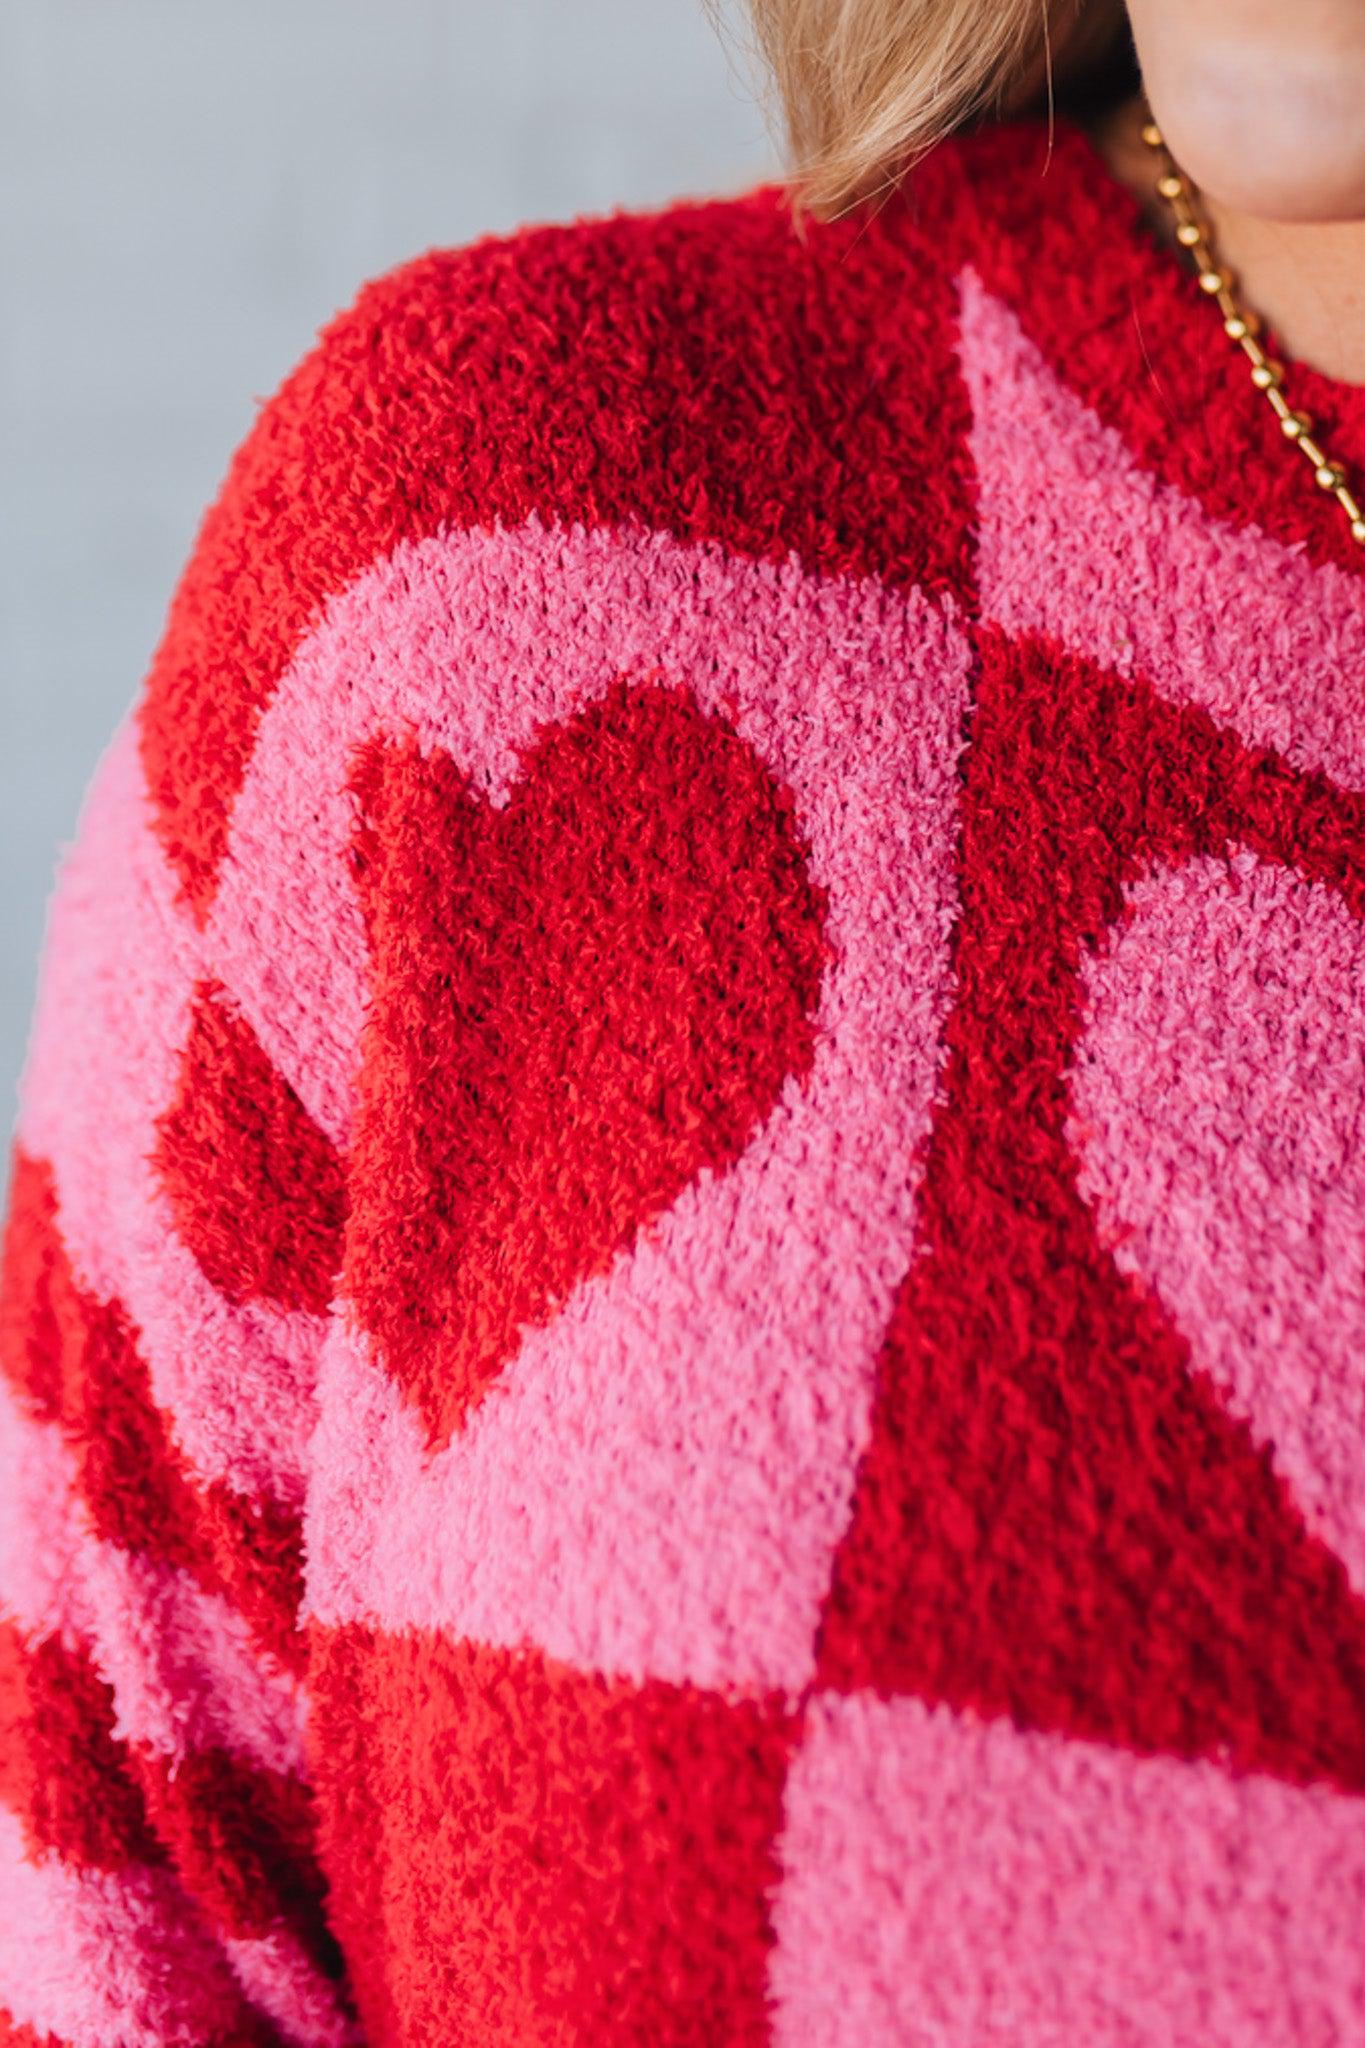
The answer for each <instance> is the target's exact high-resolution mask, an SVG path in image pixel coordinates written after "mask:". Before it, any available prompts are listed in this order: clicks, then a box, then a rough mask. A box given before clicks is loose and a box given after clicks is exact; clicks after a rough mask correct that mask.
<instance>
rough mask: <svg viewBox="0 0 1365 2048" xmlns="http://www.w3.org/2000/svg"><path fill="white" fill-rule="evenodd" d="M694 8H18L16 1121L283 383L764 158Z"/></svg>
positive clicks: (742, 97)
mask: <svg viewBox="0 0 1365 2048" xmlns="http://www.w3.org/2000/svg"><path fill="white" fill-rule="evenodd" d="M747 84H748V81H747V77H746V75H745V72H744V69H743V67H740V68H739V70H738V72H737V70H736V67H735V66H734V65H733V64H732V63H731V62H729V61H728V60H727V53H726V51H725V50H723V49H722V47H721V46H720V44H719V43H718V42H717V40H716V38H715V35H714V33H713V31H712V30H711V28H710V27H709V25H708V24H707V22H706V21H705V19H704V18H703V16H702V13H701V8H700V5H699V0H38V4H36V5H35V4H33V0H0V522H2V524H0V876H2V877H3V892H2V894H0V1133H3V1132H4V1130H6V1129H7V1128H8V1126H9V1123H10V1120H11V1114H12V1103H13V1095H14V1085H15V1080H16V1078H17V1073H18V1068H19V1064H20V1060H21V1056H22V1049H23V1042H24V1036H25V1032H26V1028H27V1017H28V1010H29V1005H30V1002H31V998H32V986H33V970H34V966H35V964H36V956H37V951H38V946H39V941H40V935H41V929H42V920H43V912H44V905H45V902H46V897H47V893H48V888H49V885H50V880H51V875H52V868H53V863H54V860H55V858H56V854H57V851H58V848H59V846H60V844H61V843H62V842H63V841H64V840H66V839H68V838H69V837H70V835H71V833H72V830H73V827H74V824H75V820H76V815H77V811H78V807H79V803H80V796H81V791H82V789H83V787H84V785H85V782H86V780H87V779H88V777H89V774H90V771H91V768H92V767H93V765H94V762H95V760H96V759H97V757H98V754H99V751H100V749H101V747H102V746H103V744H104V742H105V740H106V739H107V737H108V735H109V733H110V731H111V729H112V727H113V725H114V723H115V721H116V720H117V718H118V716H119V715H120V713H121V712H122V710H123V709H124V707H125V705H126V704H127V703H128V701H129V699H130V698H131V696H132V695H133V693H134V692H135V690H136V688H137V685H138V683H139V680H140V678H141V675H142V672H143V670H144V669H145V667H146V663H147V660H148V657H149V655H150V653H151V650H152V647H153V645H154V643H155V641H156V638H157V636H158V633H159V630H160V625H161V620H162V615H163V612H164V609H165V605H166V602H167V599H168V597H169V595H170V590H171V586H172V583H173V581H174V578H175V576H176V573H177V571H178V569H179V566H180V564H181V562H182V561H183V559H184V556H185V553H186V550H187V548H188V546H189V544H190V541H191V539H192V536H193V532H194V528H195V525H196V523H197V520H198V516H199V513H200V510H201V508H202V506H203V505H204V503H205V501H206V500H207V499H208V498H209V497H210V496H211V495H212V493H213V491H214V489H215V488H216V485H217V482H218V480H219V478H220V476H221V474H222V471H223V468H224V465H225V462H226V459H227V456H228V455H229V453H230V451H231V449H232V447H233V446H234V444H235V443H236V442H237V441H238V440H239V439H240V438H241V435H242V434H243V432H244V431H245V429H246V427H247V426H248V424H249V422H250V418H251V412H252V402H253V397H254V396H255V395H257V394H264V393H266V392H268V391H269V390H271V389H272V388H273V386H274V385H275V384H276V383H277V382H278V381H279V379H280V378H281V377H282V376H283V375H284V373H285V371H286V370H287V369H288V368H289V366H290V364H291V363H292V362H293V361H295V359H296V358H297V357H298V356H299V355H300V354H301V353H302V352H303V350H304V349H305V348H306V346H307V344H308V341H309V337H310V336H311V334H312V333H313V331H314V330H315V328H316V327H317V326H318V325H319V324H320V322H321V321H323V320H324V319H325V318H326V317H327V316H328V315H329V314H330V313H331V312H332V311H333V310H334V309H335V308H336V307H337V306H339V305H340V304H342V303H343V302H344V301H345V300H346V299H348V298H349V297H350V296H351V294H352V293H353V291H354V289H355V287H356V285H357V284H358V283H359V282H360V280H361V279H362V278H364V277H366V276H368V275H371V274H373V273H374V272H375V271H378V270H382V269H386V268H387V267H388V266H389V265H391V264H393V263H395V262H397V261H399V260H401V259H402V258H403V257H405V256H408V255H412V254H415V253H416V252H417V251H419V250H421V249H424V248H428V247H430V246H431V245H433V244H439V243H456V242H461V241H465V240H467V239H468V238H469V237H471V236H473V235H476V234H479V233H481V232H483V231H484V230H485V229H505V228H510V227H512V226H515V225H516V224H517V223H518V222H521V221H525V220H535V219H542V220H543V219H548V218H553V217H558V218H564V217H570V216H572V215H574V214H577V213H582V212H591V211H598V210H602V209H605V208H608V207H610V206H612V205H615V204H618V203H619V204H627V205H637V206H638V205H652V204H656V203H659V202H661V201H663V200H665V199H668V198H669V197H672V196H674V195H681V194H684V193H699V192H705V191H714V190H726V189H731V188H734V187H737V186H739V185H741V184H744V183H749V182H752V181H753V180H754V179H756V178H758V177H760V176H762V175H765V174H766V173H767V172H768V171H770V170H771V168H772V166H773V158H772V155H771V152H770V150H769V148H768V145H767V143H766V140H765V137H764V132H763V123H762V119H761V116H760V114H759V112H758V111H757V109H756V108H755V106H754V104H753V102H752V100H751V98H750V97H749V94H748V90H747Z"/></svg>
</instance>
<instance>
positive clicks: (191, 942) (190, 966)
mask: <svg viewBox="0 0 1365 2048" xmlns="http://www.w3.org/2000/svg"><path fill="white" fill-rule="evenodd" d="M333 354H334V351H333ZM330 359H331V358H329V352H328V348H327V347H326V346H324V347H323V348H322V350H321V351H320V352H319V353H318V354H317V355H315V357H314V358H312V359H310V363H309V364H308V365H306V366H305V369H304V370H303V371H302V372H300V373H298V374H297V375H296V377H295V379H294V380H293V381H292V384H291V385H290V386H287V387H286V390H285V392H284V393H282V394H281V396H280V397H279V398H277V399H276V400H273V401H271V403H270V404H269V405H268V406H267V407H266V408H265V409H264V410H263V412H262V414H261V416H260V418H259V419H258V423H257V427H256V429H255V431H254V433H253V435H252V437H251V439H250V441H249V442H248V444H247V445H246V447H245V448H244V450H243V451H242V452H241V453H240V454H239V456H238V458H237V460H236V462H235V464H234V467H233V470H232V472H231V474H230V476H229V480H228V483H227V485H226V487H225V489H224V492H223V494H222V496H221V498H220V500H219V502H218V504H217V505H216V506H215V508H214V509H213V511H212V512H211V513H210V515H209V517H208V519H207V521H206V523H205V527H204V529H203V533H202V534H201V537H200V540H199V543H198V545H197V547H196V550H195V553H194V556H193V558H192V560H191V562H190V564H189V566H188V568H187V571H186V574H185V576H184V578H183V579H182V582H181V585H180V588H179V591H178V594H177V596H176V598H175V601H174V603H173V605H172V609H171V616H170V624H169V627H168V631H167V635H166V638H165V642H164V644H163V647H162V649H161V651H160V653H159V655H158V657H157V661H156V663H155V665H154V668H153V672H152V677H151V679H150V681H149V684H148V686H147V688H146V689H145V690H144V693H143V695H142V697H141V699H140V701H139V703H138V704H137V706H136V707H135V709H134V711H133V714H132V715H131V716H130V717H129V719H128V720H127V722H126V724H125V726H124V728H123V729H122V731H121V732H120V733H119V735H118V736H117V737H116V739H115V741H114V742H113V744H112V746H111V748H110V749H109V752H108V754H107V756H106V758H105V760H104V762H103V764H102V766H101V767H100V769H99V772H98V774H97V776H96V778H95V780H94V783H93V785H92V788H91V791H90V794H89V796H88V798H87V801H86V805H85V810H84V815H83V818H82V822H81V827H80V831H79V834H78V837H77V841H76V844H75V846H74V848H73V850H72V851H71V853H70V854H69V855H68V857H67V858H66V860H65V862H64V865H63V870H62V874H61V877H60V880H59V883H58V887H57V890H56V893H55V896H54V901H53V907H52V913H51V918H50V925H49V935H48V944H47V950H46V955H45V962H44V969H43V975H42V980H41V986H40V995H39V1004H38V1012H37V1016H36V1020H35V1024H34V1029H33V1034H32V1039H31V1046H30V1054H29V1060H28V1065H27V1070H26V1075H25V1079H24V1083H23V1087H22V1091H21V1106H20V1116H19V1123H18V1131H17V1141H16V1145H15V1149H14V1155H13V1164H12V1174H11V1183H10V1191H9V1199H8V1216H7V1222H6V1225H5V1232H4V1253H3V1274H2V1275H0V2042H3V2041H14V2042H22V2043H23V2044H24V2048H61V2044H66V2043H69V2044H73V2048H158V2044H162V2043H172V2042H174V2043H176V2044H179V2048H186V2044H195V2048H200V2044H203V2048H207V2044H215V2048H217V2044H227V2043H232V2044H238V2043H243V2044H245V2043H252V2044H258V2043H259V2044H266V2043H277V2042H279V2043H295V2044H302V2048H333V2044H341V2043H344V2042H350V2041H352V2040H354V2039H355V2038H356V2035H355V2027H354V2022H353V2019H352V2017H351V2003H350V1997H349V1993H348V1990H347V1987H346V1985H345V1982H344V1971H343V1968H342V1964H341V1959H340V1954H339V1951H338V1948H337V1945H336V1943H335V1941H334V1939H333V1937H332V1934H331V1932H330V1929H329V1925H328V1919H327V1913H326V1908H325V1899H324V1884H323V1879H322V1875H321V1871H320V1867H319V1862H318V1856H317V1849H316V1840H315V1825H314V1809H313V1801H312V1795H311V1792H310V1786H309V1769H308V1761H307V1756H306V1749H305V1719H306V1714H305V1666H306V1657H305V1647H306V1634H305V1630H304V1628H303V1625H302V1623H301V1621H300V1605H301V1593H302V1583H303V1574H302V1545H301V1524H302V1512H303V1505H304V1455H305V1448H306V1444H307V1440H308V1433H309V1429H310V1427H311V1423H312V1404H313V1398H314V1378H315V1367H316V1361H317V1358H318V1355H319V1352H320V1349H321V1346H322V1342H323V1339H324V1336H325V1334H326V1331H327V1328H328V1325H329V1319H330V1303H331V1295H332V1291H333V1276H334V1273H335V1270H336V1264H337V1258H338V1252H339V1245H340V1239H341V1229H342V1216H343V1209H344V1183H343V1177H342V1172H341V1168H340V1165H339V1154H338V1151H337V1149H336V1147H335V1145H334V1144H333V1142H332V1141H331V1139H330V1138H329V1137H327V1136H326V1135H324V1133H323V1131H322V1130H321V1129H320V1128H319V1127H318V1125H317V1123H316V1121H315V1120H314V1118H313V1116H312V1115H311V1114H310V1113H309V1111H308V1110H307V1109H305V1108H304V1106H303V1104H302V1103H301V1102H300V1101H299V1099H298V1097H297V1096H296V1095H295V1094H294V1092H293V1090H292V1089H291V1087H290V1086H289V1085H288V1084H287V1083H286V1082H285V1081H283V1080H282V1079H281V1078H280V1077H279V1072H278V1069H277V1066H276V1065H275V1063H273V1062H272V1060H271V1058H270V1057H269V1056H268V1055H267V1053H266V1051H265V1049H264V1048H263V1047H262V1045H261V1043H260V1040H259V1038H258V1036H257V1033H256V1030H255V1028H254V1027H253V1024H252V1023H251V1022H249V1021H248V1019H247V1017H246V1015H245V1014H244V1012H243V1010H242V1009H241V1007H240V1006H239V1005H238V1004H237V1003H236V1001H235V1000H234V999H233V998H231V997H230V996H229V994H228V992H227V990H226V988H225V986H224V985H223V981H222V978H221V976H220V973H219V966H218V963H219V958H220V954H221V950H222V936H221V933H220V932H219V931H218V930H217V928H216V926H215V922H214V916H213V910H212V904H211V902H210V900H209V899H210V896H211V893H212V892H211V888H210V887H209V886H207V885H205V886H201V887H200V888H199V889H198V890H197V891H196V888H195V886H194V883H195V882H196V881H199V882H201V883H202V882H203V874H202V873H197V874H196V875H195V876H190V875H188V874H187V863H186V861H185V859H184V858H183V857H178V856H182V855H183V848H182V847H181V846H180V845H179V844H178V843H177V842H176V841H175V838H174V834H173V833H172V832H168V829H167V822H166V820H167V804H166V802H165V801H164V792H161V791H160V790H159V787H158V771H159V769H160V770H162V771H164V765H165V764H164V755H160V756H159V755H158V753H157V749H156V744H155V733H154V731H153V727H154V722H155V721H154V710H155V700H156V697H157V692H158V691H159V690H160V691H161V692H163V694H164V692H165V691H166V690H167V689H168V688H170V689H171V690H172V693H174V691H175V690H179V691H180V693H181V694H180V695H179V696H178V697H177V698H176V706H177V710H178V713H179V715H180V722H181V723H180V729H181V732H182V736H183V734H184V732H189V733H191V734H194V733H195V718H196V712H195V705H196V703H197V702H198V701H200V700H199V699H198V698H197V696H196V691H197V690H198V689H199V687H200V681H197V680H196V678H198V679H201V680H202V679H204V678H206V680H202V687H203V689H204V690H206V691H208V692H210V693H211V692H212V691H213V689H214V685H215V681H216V675H217V673H218V672H219V671H221V670H225V669H231V668H232V667H233V665H234V662H235V661H236V659H237V656H238V654H239V653H240V650H241V648H242V646H244V645H245V644H246V643H248V642H252V643H253V644H257V645H258V644H259V642H260V641H261V640H262V639H263V638H269V636H270V635H271V634H272V633H273V634H274V636H275V642H274V644H276V645H277V646H278V647H279V648H280V649H281V650H282V651H281V653H280V656H279V661H278V662H277V667H278V666H281V665H282V664H283V662H284V660H286V659H287V655H288V645H289V636H290V635H291V634H292V636H293V638H294V639H295V640H296V639H297V638H298V636H299V633H300V632H301V631H302V630H303V629H304V628H305V627H306V623H307V620H308V618H309V616H310V615H312V614H314V613H315V612H316V610H317V609H318V606H319V604H320V602H321V598H322V593H321V591H320V589H319V587H318V585H317V581H316V578H315V579H314V582H313V584H312V585H311V586H309V587H307V588H305V587H303V577H304V570H303V568H302V567H301V565H300V564H299V562H298V560H297V553H298V550H297V548H296V546H295V539H294V534H293V531H292V528H291V520H294V519H298V520H301V521H302V522H303V523H305V524H306V523H307V521H308V519H309V516H310V509H311V508H310V506H309V504H308V502H307V491H306V489H304V488H301V487H299V488H295V489H293V490H292V491H291V490H290V489H289V488H287V487H286V483H285V479H284V471H285V470H286V469H287V468H288V467H289V465H290V464H291V463H294V462H296V461H297V460H298V459H299V453H298V449H297V447H296V446H293V445H290V443H289V428H288V422H289V419H290V417H291V407H292V408H293V412H294V415H298V414H302V413H304V412H306V411H307V408H308V401H309V380H310V379H311V380H312V381H313V385H314V386H315V385H316V381H317V378H318V377H319V375H324V376H325V374H326V372H325V370H323V371H320V370H319V368H318V365H319V364H320V363H321V364H324V365H325V364H326V363H327V362H328V361H329V360H330ZM300 380H302V385H303V388H302V392H300ZM291 392H292V394H293V395H292V396H291V395H290V394H291ZM339 461H340V454H339V451H338V452H337V454H336V459H335V461H334V464H333V467H334V469H335V467H336V466H337V463H339ZM303 473H304V475H305V476H307V475H309V474H311V473H312V472H311V471H310V469H309V468H308V465H307V464H306V462H305V465H304V472H303ZM319 488H320V489H323V490H328V489H330V490H331V491H332V493H333V496H334V497H336V496H337V495H338V494H337V492H336V485H335V478H334V477H328V478H325V479H324V480H323V483H322V484H321V485H320V486H319ZM229 563H230V571H229V570H228V569H227V567H226V565H228V564H229ZM225 586H230V590H231V599H230V603H231V606H232V607H234V608H235V609H234V611H233V616H232V618H231V619H230V620H229V619H228V618H227V617H226V615H225V612H224V607H223V603H222V601H221V593H222V590H223V588H224V587H225ZM206 592H207V593H209V595H208V597H206ZM215 593H216V594H217V598H218V602H217V609H216V610H215V608H214V601H213V599H214V594H215ZM272 604H273V606H274V610H273V611H272V609H271V607H272ZM286 612H287V614H288V620H289V624H288V628H287V629H286V628H284V627H282V626H281V625H280V617H281V615H282V614H283V613H286ZM234 635H235V636H236V637H235V640H234V637H233V636H234ZM215 664H216V667H215ZM168 677H169V678H170V679H171V682H170V683H169V684H168V680H167V679H168ZM258 711H259V704H258V703H257V702H253V701H252V700H251V699H250V697H248V696H243V695H241V694H240V693H239V697H238V699H237V700H233V701H229V699H228V698H227V696H226V695H223V696H220V697H219V698H218V699H217V700H216V701H215V705H214V712H213V715H214V717H216V718H217V721H218V723H217V725H216V726H215V727H214V729H213V731H212V732H211V733H207V734H206V733H205V732H203V731H200V732H199V733H198V734H197V738H198V740H199V742H200V744H201V747H202V750H203V758H205V759H213V760H216V761H217V762H218V763H219V764H220V766H221V764H222V763H223V762H225V761H231V760H233V759H236V758H240V757H243V756H244V755H245V753H246V752H247V751H248V750H249V746H250V734H251V731H252V726H253V720H254V719H255V718H256V716H257V714H258ZM164 779H165V775H164V772H163V773H162V781H163V782H164ZM192 811H193V804H192V802H191V799H190V798H188V797H187V799H186V802H185V804H184V805H183V806H182V808H181V811H180V812H179V813H178V814H177V816H178V820H179V822H181V823H182V824H183V823H184V821H185V820H186V819H188V818H190V816H191V813H192ZM317 997H318V1001H319V1002H320V1003H322V1002H325V1000H326V990H325V988H323V987H320V988H319V989H318V990H317Z"/></svg>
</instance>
